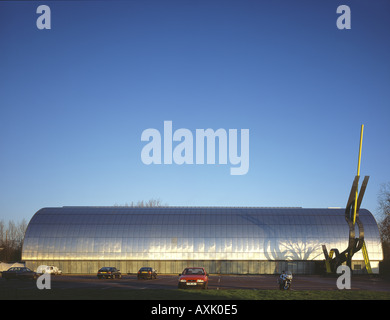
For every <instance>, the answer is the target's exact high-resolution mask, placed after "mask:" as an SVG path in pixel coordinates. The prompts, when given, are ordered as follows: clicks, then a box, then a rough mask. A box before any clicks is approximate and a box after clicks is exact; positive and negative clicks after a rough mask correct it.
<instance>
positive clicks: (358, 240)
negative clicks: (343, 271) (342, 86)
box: [322, 125, 372, 273]
mask: <svg viewBox="0 0 390 320" xmlns="http://www.w3.org/2000/svg"><path fill="white" fill-rule="evenodd" d="M363 129H364V125H362V126H361V131H360V147H359V158H358V169H357V175H356V176H355V179H354V181H353V183H352V188H351V192H350V194H349V198H348V202H347V206H346V209H345V220H346V221H347V223H348V227H349V240H348V247H347V248H346V249H345V250H344V251H343V252H341V253H340V252H339V250H338V249H335V248H333V249H331V250H330V252H329V254H328V250H327V249H326V246H325V245H322V250H323V252H324V255H325V266H326V271H327V272H328V273H334V272H336V270H337V268H338V267H339V266H340V265H341V264H343V263H344V262H346V264H347V266H348V267H350V268H351V264H352V257H353V255H354V254H355V253H356V252H358V251H359V250H362V253H363V257H364V262H365V265H366V270H367V272H368V273H372V270H371V265H370V260H369V258H368V252H367V248H366V245H365V242H364V227H363V223H362V222H361V221H360V219H359V209H360V205H361V203H362V200H363V196H364V192H365V191H366V187H367V183H368V179H369V178H370V177H369V176H365V177H364V180H363V183H362V186H361V188H360V192H358V187H359V179H360V159H361V154H362V142H363ZM356 225H357V226H358V229H359V233H358V237H356V232H355V226H356ZM351 270H352V268H351Z"/></svg>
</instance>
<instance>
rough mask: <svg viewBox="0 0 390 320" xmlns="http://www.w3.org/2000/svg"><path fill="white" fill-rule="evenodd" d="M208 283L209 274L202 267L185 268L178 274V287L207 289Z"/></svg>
mask: <svg viewBox="0 0 390 320" xmlns="http://www.w3.org/2000/svg"><path fill="white" fill-rule="evenodd" d="M208 284H209V275H208V274H207V272H206V270H205V269H204V268H200V267H197V268H185V269H184V270H183V272H182V273H181V274H179V283H178V288H179V289H184V288H196V287H200V288H202V289H207V287H208Z"/></svg>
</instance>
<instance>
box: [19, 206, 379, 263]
mask: <svg viewBox="0 0 390 320" xmlns="http://www.w3.org/2000/svg"><path fill="white" fill-rule="evenodd" d="M359 216H360V220H361V221H362V223H363V225H364V230H365V242H366V246H367V249H368V253H369V256H370V259H371V260H382V259H383V256H382V247H381V242H380V237H379V231H378V226H377V223H376V221H375V219H374V217H373V216H372V214H371V213H370V212H369V211H368V210H365V209H360V212H359ZM348 230H349V229H348V224H347V222H346V221H345V213H344V209H309V208H258V207H253V208H252V207H239V208H234V207H156V208H138V207H59V208H43V209H41V210H39V211H38V212H37V213H36V214H35V215H34V216H33V217H32V219H31V221H30V223H29V225H28V227H27V231H26V234H25V239H24V245H23V252H22V259H23V260H34V259H39V260H44V259H46V260H72V259H75V260H102V259H103V260H114V259H115V260H131V259H137V260H142V259H144V260H151V259H156V260H168V259H169V260H192V259H194V260H323V259H324V256H323V252H322V245H323V244H325V245H326V246H327V248H328V250H329V249H330V248H338V249H339V250H340V251H343V250H344V249H345V248H346V247H347V246H348ZM354 259H356V260H363V257H362V256H361V253H360V252H357V253H356V254H355V256H354Z"/></svg>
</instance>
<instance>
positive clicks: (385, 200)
mask: <svg viewBox="0 0 390 320" xmlns="http://www.w3.org/2000/svg"><path fill="white" fill-rule="evenodd" d="M378 204H379V206H378V210H379V212H380V214H381V217H382V220H381V221H380V222H379V232H380V236H381V240H382V248H383V255H384V259H385V260H390V182H388V183H386V184H382V185H381V188H380V190H379V194H378Z"/></svg>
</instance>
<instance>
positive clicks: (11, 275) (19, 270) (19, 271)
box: [2, 267, 38, 280]
mask: <svg viewBox="0 0 390 320" xmlns="http://www.w3.org/2000/svg"><path fill="white" fill-rule="evenodd" d="M2 277H3V278H4V279H7V280H9V279H36V278H38V275H37V274H36V273H35V272H34V271H32V270H30V269H29V268H26V267H11V268H9V269H8V270H7V271H3V273H2Z"/></svg>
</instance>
